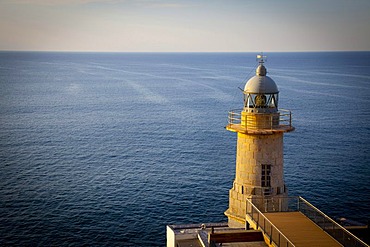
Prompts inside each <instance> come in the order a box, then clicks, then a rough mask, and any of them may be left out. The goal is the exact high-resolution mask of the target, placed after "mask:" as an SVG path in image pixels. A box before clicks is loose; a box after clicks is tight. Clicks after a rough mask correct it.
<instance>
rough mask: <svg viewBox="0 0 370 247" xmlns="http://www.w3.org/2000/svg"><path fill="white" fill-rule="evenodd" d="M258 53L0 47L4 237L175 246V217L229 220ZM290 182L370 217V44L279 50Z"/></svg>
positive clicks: (327, 208)
mask: <svg viewBox="0 0 370 247" xmlns="http://www.w3.org/2000/svg"><path fill="white" fill-rule="evenodd" d="M255 55H256V54H252V53H204V54H203V53H38V52H0V162H1V164H0V165H1V173H0V222H1V224H0V245H23V246H25V245H28V246H45V245H47V246H48V245H56V246H81V245H87V246H164V245H165V226H166V224H174V223H175V224H180V223H199V222H220V221H226V218H225V217H224V216H223V212H224V211H225V210H226V209H227V207H228V190H229V189H230V188H231V187H232V182H233V178H234V173H235V148H236V147H235V145H236V135H235V133H231V132H228V131H226V130H225V129H224V126H225V125H226V123H227V112H228V111H229V110H230V109H235V108H241V106H242V99H243V96H242V93H241V92H240V90H239V89H238V87H243V86H244V83H245V81H246V80H247V79H248V78H249V77H251V76H253V75H254V69H255V67H256V60H255ZM267 55H268V61H267V63H266V67H267V69H268V72H269V76H270V77H272V78H273V79H274V80H275V82H276V83H277V84H278V87H279V90H280V107H281V108H285V109H289V110H291V111H292V112H293V124H294V126H295V127H296V131H295V132H293V133H288V134H286V135H285V139H284V142H285V143H284V145H285V181H286V184H287V186H288V188H289V193H290V195H301V196H303V197H305V198H306V199H308V200H309V201H310V202H312V203H313V204H314V205H316V206H317V207H318V208H320V209H321V210H322V211H323V212H325V213H327V214H328V215H329V216H332V217H334V218H335V217H347V218H350V219H352V220H357V221H360V222H366V220H367V219H370V206H369V205H370V193H369V192H370V179H369V178H370V166H369V163H370V156H369V152H368V151H369V147H370V52H362V53H359V52H355V53H351V52H342V53H271V54H267Z"/></svg>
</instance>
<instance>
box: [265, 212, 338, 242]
mask: <svg viewBox="0 0 370 247" xmlns="http://www.w3.org/2000/svg"><path fill="white" fill-rule="evenodd" d="M264 215H265V216H266V217H267V219H268V220H269V221H271V223H272V224H274V225H275V226H276V227H277V228H278V229H279V231H281V232H282V233H283V234H284V235H285V236H286V237H287V238H288V239H289V240H290V241H291V242H292V243H293V244H294V245H295V246H298V247H301V246H302V247H303V246H310V247H312V246H320V247H332V246H342V245H341V244H339V243H338V242H337V241H336V240H334V238H332V237H331V236H330V235H329V234H327V233H326V232H325V231H324V230H322V229H321V228H320V227H318V226H317V225H316V224H315V223H313V222H312V221H311V220H310V219H308V218H307V217H306V216H305V215H304V214H302V213H301V212H278V213H264Z"/></svg>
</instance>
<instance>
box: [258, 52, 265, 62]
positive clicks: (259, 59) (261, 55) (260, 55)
mask: <svg viewBox="0 0 370 247" xmlns="http://www.w3.org/2000/svg"><path fill="white" fill-rule="evenodd" d="M256 60H257V61H258V63H259V64H263V63H264V62H265V61H267V56H265V55H263V52H261V53H260V54H258V55H257V58H256Z"/></svg>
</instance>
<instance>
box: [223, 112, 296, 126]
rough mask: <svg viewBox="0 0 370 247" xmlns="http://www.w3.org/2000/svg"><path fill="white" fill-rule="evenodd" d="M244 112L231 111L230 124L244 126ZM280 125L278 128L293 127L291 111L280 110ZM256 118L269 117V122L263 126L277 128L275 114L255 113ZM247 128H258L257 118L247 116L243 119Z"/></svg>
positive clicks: (266, 121)
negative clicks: (260, 116)
mask: <svg viewBox="0 0 370 247" xmlns="http://www.w3.org/2000/svg"><path fill="white" fill-rule="evenodd" d="M242 112H243V109H234V110H230V111H229V115H228V124H229V125H233V124H242ZM278 113H279V124H278V126H289V127H292V113H291V111H289V110H285V109H280V110H279V112H278ZM253 115H254V116H259V115H265V116H269V118H267V120H265V121H264V122H262V123H261V124H262V125H264V126H270V128H271V129H272V128H273V127H275V123H274V121H275V118H274V115H273V114H266V113H254V114H253ZM243 122H244V125H245V127H246V128H247V129H248V127H252V126H254V127H256V120H255V118H252V117H248V116H246V118H245V120H244V119H243Z"/></svg>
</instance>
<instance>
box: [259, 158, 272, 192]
mask: <svg viewBox="0 0 370 247" xmlns="http://www.w3.org/2000/svg"><path fill="white" fill-rule="evenodd" d="M261 187H271V165H265V164H262V173H261Z"/></svg>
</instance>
